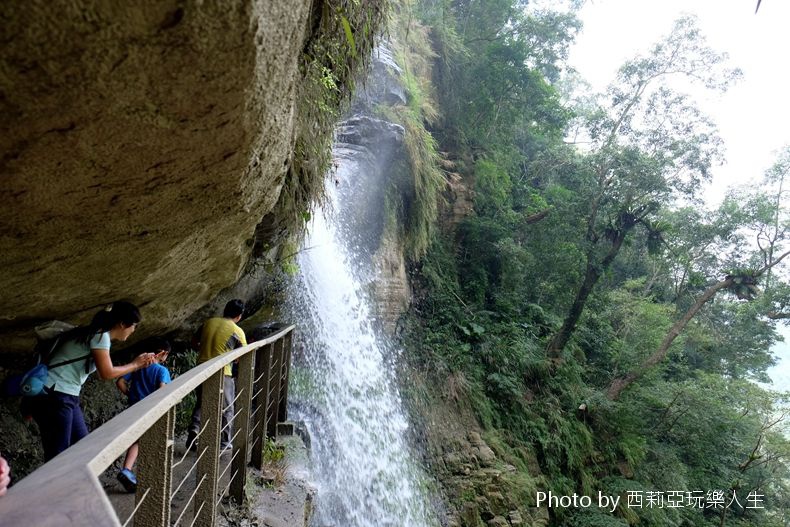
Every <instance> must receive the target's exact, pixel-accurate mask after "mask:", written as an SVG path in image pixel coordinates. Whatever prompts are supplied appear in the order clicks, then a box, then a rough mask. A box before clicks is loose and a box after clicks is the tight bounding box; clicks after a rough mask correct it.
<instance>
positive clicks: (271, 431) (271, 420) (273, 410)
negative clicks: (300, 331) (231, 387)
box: [266, 339, 283, 439]
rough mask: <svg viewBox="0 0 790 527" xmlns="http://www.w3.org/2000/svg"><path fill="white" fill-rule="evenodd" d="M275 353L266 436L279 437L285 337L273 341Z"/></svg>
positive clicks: (270, 371) (270, 376)
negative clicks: (278, 422) (278, 425)
mask: <svg viewBox="0 0 790 527" xmlns="http://www.w3.org/2000/svg"><path fill="white" fill-rule="evenodd" d="M272 347H273V348H274V353H273V357H272V362H271V367H270V370H269V373H270V375H269V378H270V379H271V380H270V381H269V382H270V383H271V384H270V386H269V397H268V401H266V437H268V438H270V439H274V438H275V437H277V413H278V412H279V410H280V384H281V383H282V364H283V339H280V340H278V341H277V342H274V343H272Z"/></svg>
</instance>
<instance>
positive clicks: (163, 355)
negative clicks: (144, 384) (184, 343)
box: [154, 351, 170, 364]
mask: <svg viewBox="0 0 790 527" xmlns="http://www.w3.org/2000/svg"><path fill="white" fill-rule="evenodd" d="M168 353H170V352H169V351H160V352H159V353H157V354H156V355H155V356H154V361H155V362H158V363H160V364H161V362H162V361H163V360H164V359H165V358H166V357H167V354H168Z"/></svg>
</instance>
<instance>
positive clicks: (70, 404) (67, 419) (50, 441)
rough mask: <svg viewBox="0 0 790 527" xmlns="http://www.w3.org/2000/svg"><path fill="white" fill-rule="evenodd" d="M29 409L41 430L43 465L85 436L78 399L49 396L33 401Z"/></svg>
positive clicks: (53, 393)
mask: <svg viewBox="0 0 790 527" xmlns="http://www.w3.org/2000/svg"><path fill="white" fill-rule="evenodd" d="M31 406H32V408H31V410H32V415H33V419H35V420H36V423H38V428H39V430H41V443H42V444H43V446H44V460H45V461H49V460H50V459H52V458H53V457H55V456H57V455H58V454H60V453H61V452H63V451H64V450H66V449H67V448H68V447H70V446H71V445H73V444H74V443H76V442H77V441H79V440H80V439H82V438H83V437H85V436H86V435H88V427H87V426H85V417H84V416H83V415H82V408H80V398H79V397H78V396H76V395H68V394H65V393H60V392H49V393H48V394H45V395H41V396H38V397H36V398H35V401H32V405H31Z"/></svg>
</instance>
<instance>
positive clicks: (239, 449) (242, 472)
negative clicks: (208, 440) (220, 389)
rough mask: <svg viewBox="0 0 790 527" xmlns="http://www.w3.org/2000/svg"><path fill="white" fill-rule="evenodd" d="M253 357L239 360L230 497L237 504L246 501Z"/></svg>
mask: <svg viewBox="0 0 790 527" xmlns="http://www.w3.org/2000/svg"><path fill="white" fill-rule="evenodd" d="M252 359H253V355H252V353H248V354H246V355H244V356H243V357H242V358H240V359H239V376H238V378H237V379H236V392H237V393H236V396H237V397H238V399H236V406H235V407H236V408H238V409H239V410H238V414H237V415H236V418H235V419H234V420H233V429H234V430H235V431H236V437H235V439H234V440H233V454H234V456H235V457H234V458H233V463H232V467H231V477H232V479H231V483H230V495H231V497H232V498H233V499H235V500H236V503H242V502H243V501H244V488H245V485H246V482H247V448H248V445H249V442H248V439H249V429H250V406H251V404H252V381H253V380H254V379H253V377H252V376H253V371H252V369H253V360H252Z"/></svg>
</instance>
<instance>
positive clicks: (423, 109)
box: [378, 0, 445, 260]
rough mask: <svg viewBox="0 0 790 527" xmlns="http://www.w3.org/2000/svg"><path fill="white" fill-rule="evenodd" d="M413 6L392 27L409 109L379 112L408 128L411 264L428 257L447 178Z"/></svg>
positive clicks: (424, 36)
mask: <svg viewBox="0 0 790 527" xmlns="http://www.w3.org/2000/svg"><path fill="white" fill-rule="evenodd" d="M412 4H413V2H412V1H411V0H401V1H400V2H397V3H396V5H395V6H394V11H395V14H394V16H393V20H392V23H391V26H390V29H391V36H392V46H393V52H394V55H395V57H396V60H397V62H398V65H399V66H400V67H401V77H400V82H401V84H402V85H403V88H404V91H405V93H406V98H407V101H406V104H403V105H395V106H392V107H380V108H379V109H378V111H379V113H381V114H382V116H383V117H385V118H386V119H388V120H390V121H393V122H395V123H398V124H400V125H402V126H403V127H404V130H405V135H404V146H405V149H406V155H407V158H408V166H409V175H410V185H409V189H408V190H407V191H406V192H402V193H401V195H400V200H401V206H400V207H399V212H400V216H401V223H402V224H403V225H405V229H404V231H405V238H406V240H405V241H406V248H407V253H408V255H409V256H410V257H411V258H412V259H413V260H419V259H420V258H421V257H422V256H423V255H424V254H425V252H426V251H427V249H428V245H429V243H430V240H431V236H432V233H433V229H434V224H435V220H436V215H437V211H438V200H439V197H440V191H441V190H442V189H443V188H444V183H445V180H444V175H443V174H442V171H441V170H440V169H439V161H440V159H441V157H440V154H439V152H438V149H437V143H436V140H435V139H434V137H433V135H432V134H431V132H430V131H429V129H428V127H429V126H430V125H431V124H432V123H435V121H436V119H437V118H438V111H437V109H436V104H435V102H434V97H433V94H432V85H431V65H432V62H433V59H434V58H435V55H434V54H433V52H432V51H431V44H430V39H429V30H428V28H427V27H425V26H423V25H421V24H420V23H419V22H418V21H417V20H416V19H415V18H414V17H413V16H412Z"/></svg>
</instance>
